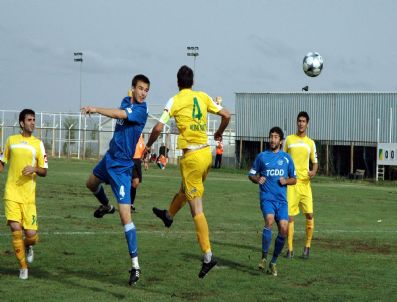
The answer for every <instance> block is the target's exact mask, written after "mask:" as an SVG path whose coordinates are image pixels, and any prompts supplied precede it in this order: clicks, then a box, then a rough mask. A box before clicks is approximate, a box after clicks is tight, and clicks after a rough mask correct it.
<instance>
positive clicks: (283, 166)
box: [249, 151, 296, 203]
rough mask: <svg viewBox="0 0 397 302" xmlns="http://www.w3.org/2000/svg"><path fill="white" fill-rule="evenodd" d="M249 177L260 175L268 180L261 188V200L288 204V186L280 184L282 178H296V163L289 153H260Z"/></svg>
mask: <svg viewBox="0 0 397 302" xmlns="http://www.w3.org/2000/svg"><path fill="white" fill-rule="evenodd" d="M249 175H260V176H264V177H265V178H266V181H265V183H264V184H263V185H260V186H259V188H260V191H259V195H260V199H261V200H267V201H278V202H285V203H287V186H282V185H281V184H280V177H284V178H285V179H287V178H296V172H295V166H294V162H293V161H292V159H291V157H290V156H289V154H288V153H285V152H284V151H278V152H277V153H273V152H271V151H265V152H261V153H259V154H258V156H257V157H256V159H255V161H254V163H253V165H252V168H251V170H250V172H249Z"/></svg>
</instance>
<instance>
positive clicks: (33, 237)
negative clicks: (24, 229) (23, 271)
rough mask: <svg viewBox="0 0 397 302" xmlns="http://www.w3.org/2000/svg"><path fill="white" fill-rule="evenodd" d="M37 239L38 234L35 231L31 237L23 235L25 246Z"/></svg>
mask: <svg viewBox="0 0 397 302" xmlns="http://www.w3.org/2000/svg"><path fill="white" fill-rule="evenodd" d="M37 241H39V235H38V234H37V233H36V234H34V235H33V236H31V237H25V242H24V243H25V246H28V245H35V244H36V243H37Z"/></svg>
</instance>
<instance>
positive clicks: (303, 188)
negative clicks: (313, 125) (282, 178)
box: [284, 111, 318, 259]
mask: <svg viewBox="0 0 397 302" xmlns="http://www.w3.org/2000/svg"><path fill="white" fill-rule="evenodd" d="M296 121H297V128H298V129H297V132H296V134H292V135H288V136H287V139H286V141H285V145H284V151H285V152H288V154H290V155H291V157H292V160H293V161H294V164H295V168H296V172H297V183H296V185H295V186H290V187H288V190H287V197H288V215H289V226H288V251H287V254H286V257H287V258H292V257H294V249H293V240H294V228H295V226H294V217H295V216H296V215H298V214H299V206H301V207H302V212H303V213H304V214H305V216H306V245H305V248H304V249H303V254H302V257H303V258H304V259H308V258H309V255H310V245H311V241H312V237H313V231H314V218H313V197H312V189H311V187H310V180H311V179H312V178H313V177H314V176H315V175H316V173H317V170H318V161H317V151H316V145H315V143H314V141H313V140H311V139H310V138H309V137H308V136H307V134H306V131H307V127H308V125H309V115H308V114H307V112H304V111H302V112H299V114H298V117H297V119H296ZM309 160H310V162H311V163H312V169H311V170H310V168H309Z"/></svg>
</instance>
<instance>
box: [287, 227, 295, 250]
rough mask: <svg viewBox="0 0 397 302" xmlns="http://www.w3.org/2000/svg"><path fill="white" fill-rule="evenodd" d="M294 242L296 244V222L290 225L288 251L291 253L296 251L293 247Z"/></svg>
mask: <svg viewBox="0 0 397 302" xmlns="http://www.w3.org/2000/svg"><path fill="white" fill-rule="evenodd" d="M293 242H294V221H291V222H289V223H288V250H289V251H290V252H292V251H293V250H294V248H293V246H292V245H293Z"/></svg>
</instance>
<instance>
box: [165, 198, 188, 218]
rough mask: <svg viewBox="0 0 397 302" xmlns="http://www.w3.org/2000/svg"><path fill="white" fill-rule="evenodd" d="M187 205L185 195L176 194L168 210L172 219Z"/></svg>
mask: <svg viewBox="0 0 397 302" xmlns="http://www.w3.org/2000/svg"><path fill="white" fill-rule="evenodd" d="M185 204H186V196H185V194H184V193H182V192H178V193H176V194H175V196H174V198H173V199H172V202H171V204H170V207H169V209H168V213H169V214H170V216H171V218H172V217H174V216H175V215H176V213H178V211H179V210H180V209H182V208H183V206H184V205H185Z"/></svg>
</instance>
